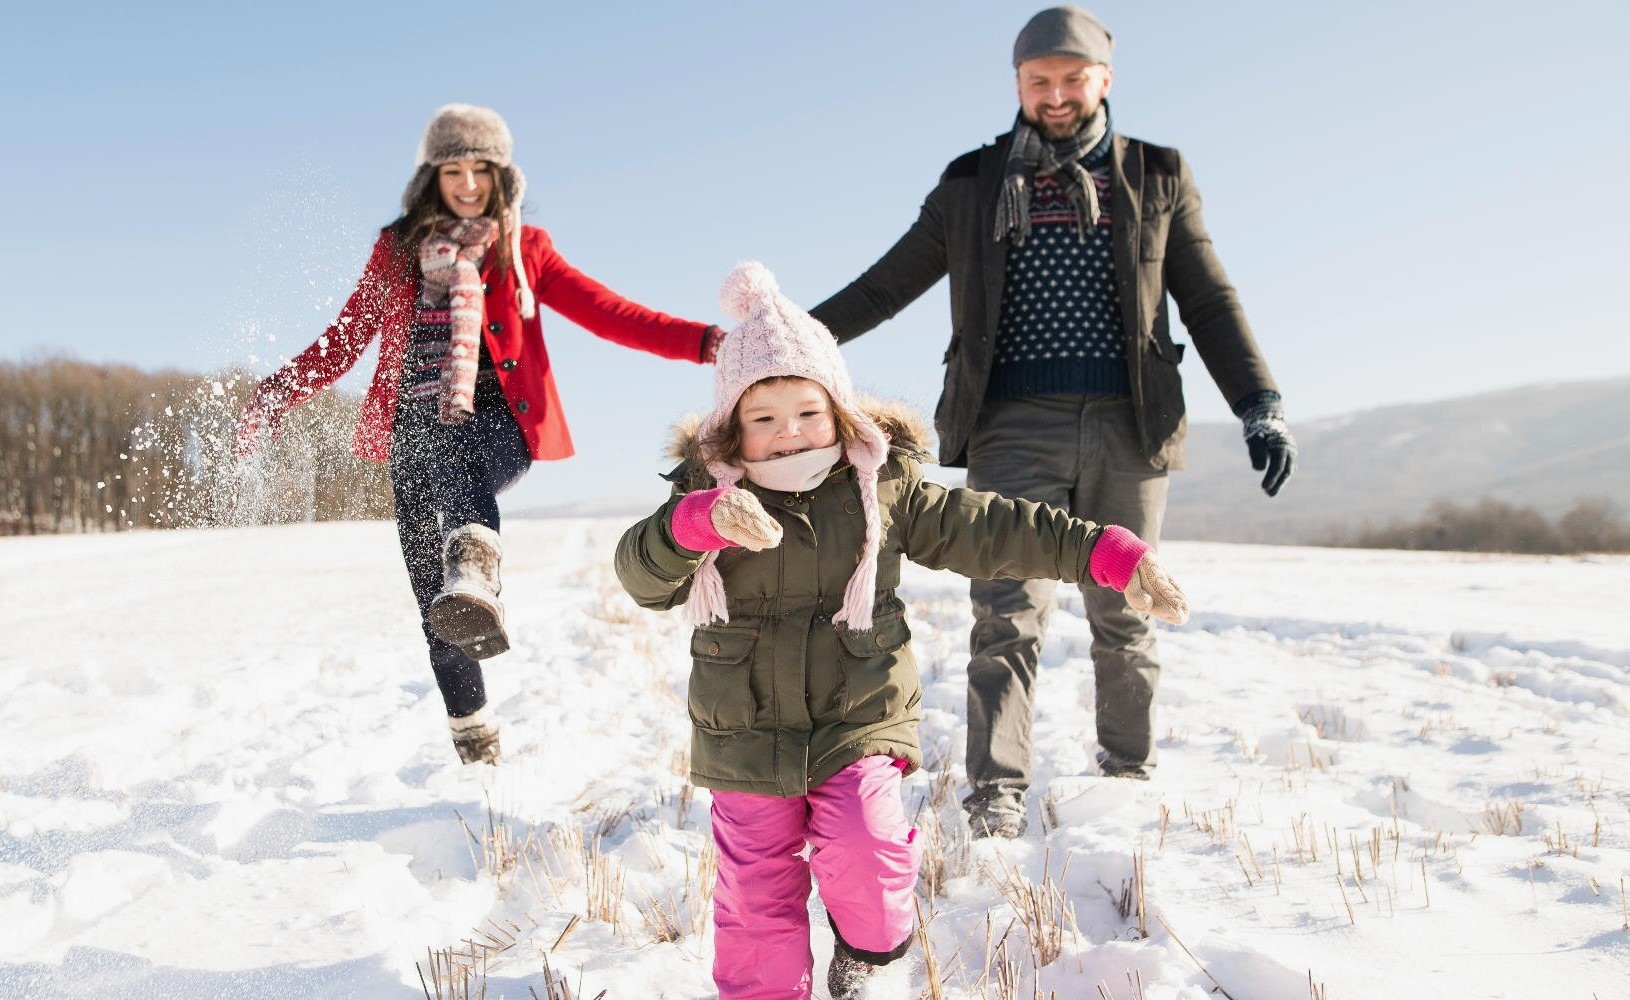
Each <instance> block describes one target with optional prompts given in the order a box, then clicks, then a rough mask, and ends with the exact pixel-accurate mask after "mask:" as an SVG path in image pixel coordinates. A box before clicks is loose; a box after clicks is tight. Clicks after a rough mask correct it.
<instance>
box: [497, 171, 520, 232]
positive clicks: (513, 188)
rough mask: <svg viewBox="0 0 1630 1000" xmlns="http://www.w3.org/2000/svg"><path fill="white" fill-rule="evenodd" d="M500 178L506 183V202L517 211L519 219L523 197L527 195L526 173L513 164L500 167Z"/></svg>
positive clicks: (516, 215) (513, 210) (511, 209)
mask: <svg viewBox="0 0 1630 1000" xmlns="http://www.w3.org/2000/svg"><path fill="white" fill-rule="evenodd" d="M498 174H499V179H500V181H501V182H502V183H503V185H504V204H506V205H508V206H509V210H510V211H511V212H514V213H515V217H516V218H517V219H518V218H520V215H521V199H522V198H525V197H526V175H525V174H523V173H521V168H520V167H517V166H515V165H513V164H511V165H510V166H507V167H499V168H498Z"/></svg>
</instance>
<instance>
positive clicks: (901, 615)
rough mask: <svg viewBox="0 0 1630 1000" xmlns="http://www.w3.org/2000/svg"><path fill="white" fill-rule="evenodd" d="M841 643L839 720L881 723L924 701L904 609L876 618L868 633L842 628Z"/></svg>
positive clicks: (839, 633)
mask: <svg viewBox="0 0 1630 1000" xmlns="http://www.w3.org/2000/svg"><path fill="white" fill-rule="evenodd" d="M838 637H839V639H840V640H841V641H842V643H843V653H844V655H843V675H844V686H843V699H842V700H843V721H845V722H853V723H873V722H883V721H885V720H887V719H893V718H897V717H899V716H902V715H904V714H905V713H906V712H907V711H908V710H909V709H910V708H911V707H912V706H914V705H916V704H917V702H918V701H920V700H922V685H921V682H920V681H919V680H918V678H917V661H916V658H915V657H913V656H912V654H911V645H910V643H911V630H910V628H909V627H907V625H906V616H905V609H904V608H903V607H901V608H899V609H898V610H894V611H887V612H883V613H880V614H878V615H877V616H876V617H875V618H874V619H873V621H872V628H871V630H870V631H868V632H850V631H848V630H840V631H839V632H838Z"/></svg>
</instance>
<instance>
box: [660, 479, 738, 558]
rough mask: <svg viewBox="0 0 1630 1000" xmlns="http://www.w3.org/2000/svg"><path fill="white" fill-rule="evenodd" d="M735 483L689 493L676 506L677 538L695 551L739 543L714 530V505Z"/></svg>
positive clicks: (674, 529)
mask: <svg viewBox="0 0 1630 1000" xmlns="http://www.w3.org/2000/svg"><path fill="white" fill-rule="evenodd" d="M731 489H734V487H731V486H721V487H719V488H718V489H716V490H697V491H696V492H695V493H687V494H685V495H684V497H683V498H681V499H680V501H679V503H678V504H677V505H676V506H675V507H674V514H673V535H674V541H676V542H678V543H679V544H680V545H683V546H684V547H685V548H687V549H690V550H691V551H692V552H712V551H713V550H715V549H726V548H729V547H730V546H732V545H734V544H736V543H735V542H732V541H730V540H729V539H728V538H725V537H723V536H721V535H720V534H719V533H718V532H717V531H714V530H713V505H714V504H716V503H718V502H719V497H721V496H723V495H724V494H725V492H726V491H728V490H731Z"/></svg>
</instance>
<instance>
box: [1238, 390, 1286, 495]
mask: <svg viewBox="0 0 1630 1000" xmlns="http://www.w3.org/2000/svg"><path fill="white" fill-rule="evenodd" d="M1234 413H1235V414H1237V415H1238V416H1239V418H1240V422H1241V423H1242V424H1244V426H1245V447H1246V448H1247V449H1248V450H1249V451H1250V453H1251V468H1253V469H1256V470H1257V471H1258V472H1262V471H1263V470H1267V471H1266V473H1265V474H1264V475H1263V477H1262V490H1263V492H1265V493H1267V494H1268V495H1269V496H1277V495H1278V494H1279V488H1280V487H1281V486H1283V485H1285V481H1286V480H1287V479H1289V478H1290V474H1291V472H1292V471H1294V470H1295V468H1296V439H1295V438H1293V437H1291V436H1290V425H1288V424H1287V423H1285V404H1284V403H1283V402H1281V400H1280V398H1279V393H1277V392H1274V391H1272V390H1263V391H1262V392H1253V393H1252V394H1251V395H1249V396H1246V397H1245V398H1244V399H1242V400H1240V401H1239V402H1238V403H1236V404H1235V405H1234Z"/></svg>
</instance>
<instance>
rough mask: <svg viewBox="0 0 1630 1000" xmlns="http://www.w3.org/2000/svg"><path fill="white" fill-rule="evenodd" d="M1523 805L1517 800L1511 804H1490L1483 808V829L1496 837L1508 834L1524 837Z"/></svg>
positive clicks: (1513, 800)
mask: <svg viewBox="0 0 1630 1000" xmlns="http://www.w3.org/2000/svg"><path fill="white" fill-rule="evenodd" d="M1522 813H1523V804H1522V802H1521V801H1519V800H1517V799H1512V800H1511V801H1510V802H1506V803H1499V802H1490V803H1488V804H1487V805H1485V806H1484V807H1483V829H1485V830H1487V831H1488V832H1489V833H1492V834H1493V835H1494V836H1496V837H1503V836H1505V835H1506V834H1508V833H1509V834H1511V835H1512V836H1521V835H1522Z"/></svg>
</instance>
